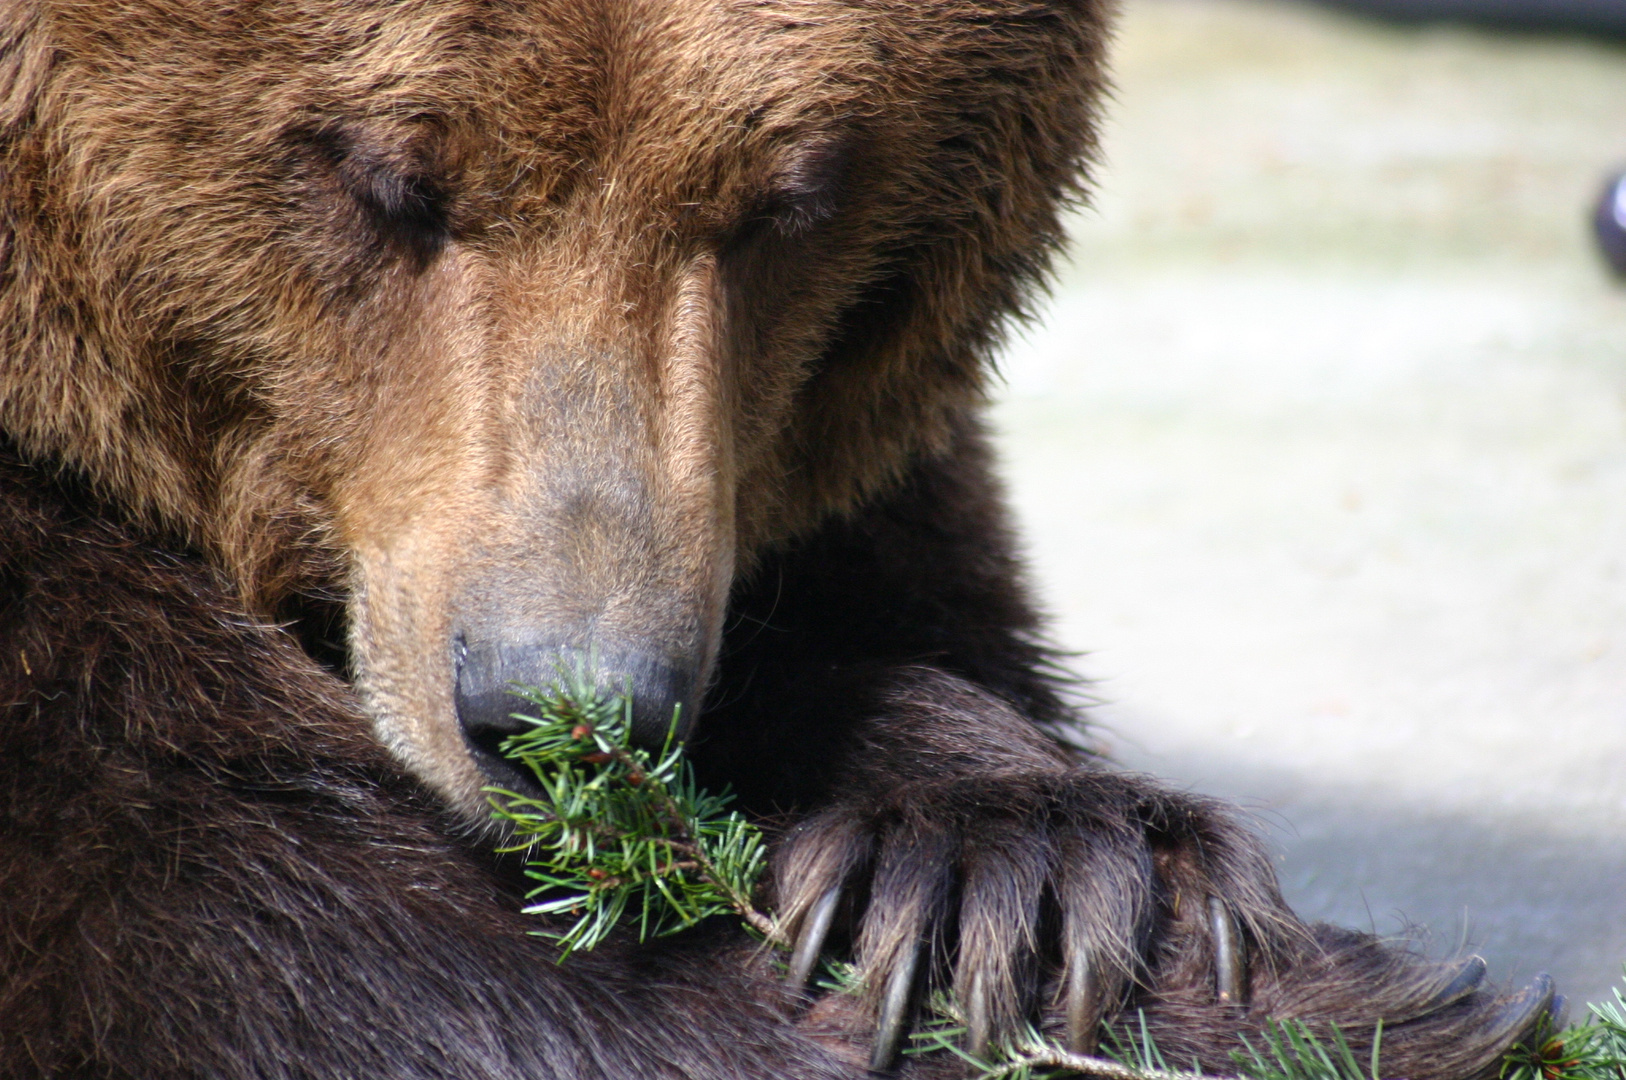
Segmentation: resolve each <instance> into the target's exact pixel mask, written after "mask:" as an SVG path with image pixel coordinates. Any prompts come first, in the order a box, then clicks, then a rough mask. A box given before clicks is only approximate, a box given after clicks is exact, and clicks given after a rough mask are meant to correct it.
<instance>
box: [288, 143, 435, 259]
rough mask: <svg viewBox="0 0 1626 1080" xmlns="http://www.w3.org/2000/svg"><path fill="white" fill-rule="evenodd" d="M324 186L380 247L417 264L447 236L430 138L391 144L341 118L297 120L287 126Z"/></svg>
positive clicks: (432, 255) (318, 185)
mask: <svg viewBox="0 0 1626 1080" xmlns="http://www.w3.org/2000/svg"><path fill="white" fill-rule="evenodd" d="M287 138H288V141H289V142H290V143H291V144H292V145H293V146H294V147H295V148H296V149H297V150H298V151H299V155H298V156H299V157H300V158H302V159H303V164H304V165H305V168H304V169H302V170H301V171H302V172H306V173H307V174H309V173H311V172H314V173H316V174H317V175H315V176H312V177H310V178H311V179H313V180H315V181H316V184H315V187H316V189H317V190H318V191H320V192H322V193H323V194H327V195H332V194H334V193H335V192H334V189H335V188H336V189H337V193H342V196H343V197H344V198H345V199H347V200H348V202H349V203H350V206H351V207H352V208H353V210H354V211H355V213H352V214H343V215H341V216H343V217H350V218H358V217H359V219H360V220H359V222H358V224H360V225H361V226H362V227H363V228H366V229H367V230H368V231H369V232H371V234H372V236H373V238H374V239H375V240H376V241H377V242H380V243H382V244H383V245H384V246H385V247H386V248H388V249H390V250H392V251H394V252H395V253H397V254H399V255H400V256H402V257H404V258H406V259H407V260H408V261H409V262H410V263H411V264H412V266H413V268H414V269H415V270H423V269H424V268H426V267H427V266H428V265H429V264H430V263H431V262H433V261H434V259H435V257H436V256H437V255H439V254H440V252H441V250H442V249H443V248H444V247H445V246H446V242H447V241H448V240H450V239H451V236H452V221H451V204H452V193H451V186H450V184H449V182H448V181H447V179H446V178H445V177H444V176H443V175H441V174H440V172H439V171H438V170H437V169H436V168H435V165H434V160H433V159H434V155H433V154H432V153H431V152H430V148H429V145H428V143H429V140H427V139H422V138H416V139H410V140H407V141H404V142H402V143H400V144H397V145H386V144H385V143H384V142H383V141H382V140H379V139H377V138H369V137H367V136H365V135H363V134H362V133H360V132H358V131H357V130H356V129H354V128H352V127H350V126H347V125H324V126H320V127H301V128H297V129H294V130H292V131H290V132H289V133H288V136H287Z"/></svg>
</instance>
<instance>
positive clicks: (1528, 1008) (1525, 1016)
mask: <svg viewBox="0 0 1626 1080" xmlns="http://www.w3.org/2000/svg"><path fill="white" fill-rule="evenodd" d="M1552 1008H1553V980H1552V977H1551V976H1550V975H1547V974H1546V973H1542V974H1540V975H1537V976H1536V981H1535V982H1533V983H1531V984H1530V985H1529V986H1527V987H1525V988H1524V990H1523V992H1522V993H1520V994H1519V996H1518V997H1516V998H1514V999H1513V1000H1512V1001H1509V1002H1508V1003H1507V1004H1506V1005H1504V1006H1502V1009H1501V1014H1500V1015H1499V1016H1498V1017H1497V1022H1496V1028H1497V1029H1498V1030H1499V1032H1500V1035H1499V1039H1500V1040H1505V1041H1507V1042H1514V1041H1516V1040H1518V1039H1520V1038H1523V1037H1524V1036H1525V1035H1528V1034H1529V1033H1530V1031H1531V1029H1533V1028H1534V1027H1535V1026H1536V1023H1537V1022H1538V1021H1539V1020H1540V1019H1541V1017H1542V1016H1543V1015H1545V1014H1549V1013H1551V1012H1552Z"/></svg>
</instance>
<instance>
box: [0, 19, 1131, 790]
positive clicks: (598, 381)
mask: <svg viewBox="0 0 1626 1080" xmlns="http://www.w3.org/2000/svg"><path fill="white" fill-rule="evenodd" d="M1101 19H1102V12H1101V11H1100V10H1099V9H1098V7H1097V5H1095V4H1093V3H1091V2H1087V0H695V2H685V3H671V2H656V0H563V2H561V0H535V2H527V3H518V2H496V0H492V2H483V0H418V2H413V3H407V4H402V3H395V2H390V3H381V2H379V3H375V2H357V0H300V2H298V3H295V2H293V0H264V2H257V3H245V4H226V3H219V2H218V0H126V2H122V3H118V4H112V5H107V6H105V7H102V8H98V7H97V6H96V5H85V4H77V3H74V4H70V3H60V4H57V3H52V2H50V0H15V2H13V3H10V4H7V5H6V6H5V8H4V10H3V11H0V426H3V430H4V436H5V438H6V439H7V440H9V441H10V442H11V443H12V444H13V445H14V446H15V447H16V448H17V449H18V450H19V451H20V452H21V453H23V454H25V455H27V456H28V457H30V458H31V459H33V460H35V461H37V462H39V463H41V464H42V465H45V466H47V467H51V468H62V469H68V470H71V471H73V472H75V473H77V474H79V475H81V476H83V477H86V478H88V480H89V481H90V482H91V483H92V484H93V485H94V486H95V487H96V488H97V489H98V490H99V491H100V492H101V493H102V494H104V495H105V496H107V497H108V498H110V499H112V500H114V501H115V502H116V504H117V505H118V506H120V507H121V508H122V509H123V510H124V512H126V513H127V514H128V515H129V516H130V518H131V520H132V521H136V522H139V523H141V524H142V526H143V527H146V528H153V529H158V530H161V531H163V532H164V533H165V534H167V535H169V536H172V537H174V538H175V539H176V541H177V542H178V543H184V544H186V545H188V546H190V547H192V548H193V549H195V550H198V551H201V552H202V553H203V554H204V555H206V556H207V557H208V558H209V559H210V560H211V561H212V562H213V563H214V564H215V565H216V566H218V567H219V568H220V570H221V572H222V573H223V574H224V575H225V576H226V578H227V579H228V580H229V581H230V583H231V584H232V585H233V586H234V588H235V589H236V591H237V593H238V594H239V595H240V596H241V598H242V601H243V603H244V605H246V609H247V610H248V611H250V612H251V613H253V614H255V615H257V616H259V617H262V618H266V619H278V620H285V621H289V622H290V623H291V624H293V626H294V628H295V629H296V630H301V631H302V632H304V633H305V636H306V638H307V640H308V641H310V642H311V643H312V646H311V647H312V650H313V652H316V653H318V654H320V653H321V652H322V649H323V646H322V645H321V644H320V639H321V638H322V636H323V634H324V633H328V632H329V631H330V629H331V626H332V625H338V624H339V622H342V624H343V625H344V626H345V628H346V629H345V630H344V632H343V635H341V636H344V637H345V639H344V640H343V641H341V642H339V643H338V645H339V649H338V651H337V652H336V653H335V654H334V655H335V657H337V658H338V659H337V660H336V662H337V663H342V665H343V667H344V668H345V670H346V671H347V673H348V675H349V677H351V678H352V679H353V681H354V684H355V686H356V688H357V690H358V692H359V693H360V695H361V698H362V700H363V702H364V704H365V706H366V708H367V710H368V711H369V713H370V715H371V716H372V717H373V718H374V722H375V724H376V728H377V731H378V733H379V735H380V736H381V738H382V739H383V740H384V742H386V743H387V744H388V745H389V746H390V747H391V748H392V750H393V751H394V752H395V753H396V754H397V755H398V756H399V758H400V759H401V760H402V761H403V762H405V764H406V765H407V766H408V767H409V768H411V769H412V770H413V771H414V772H416V773H417V774H418V775H420V776H421V777H422V778H424V779H425V780H427V781H428V782H429V783H430V784H431V785H432V786H433V787H434V788H436V789H437V790H438V791H439V792H440V793H441V794H442V795H443V796H444V797H445V798H446V799H447V800H448V801H449V803H450V804H451V805H453V806H455V807H459V808H461V809H463V810H464V811H465V812H467V813H468V815H469V816H470V818H471V820H473V819H477V818H479V817H482V816H483V807H484V796H483V795H482V788H483V787H484V786H485V785H486V784H488V783H490V782H491V781H492V780H493V779H496V780H500V781H503V782H510V783H511V782H513V777H512V776H511V775H510V774H508V773H506V772H505V766H504V764H503V762H502V760H501V758H500V756H499V755H498V754H497V753H496V752H495V747H496V744H497V743H498V742H499V741H500V739H501V737H502V735H503V734H504V733H506V731H507V730H508V724H509V721H508V720H507V719H506V718H507V713H508V705H507V704H506V702H507V697H506V693H505V691H506V688H507V686H508V684H509V681H510V680H519V681H526V682H546V681H548V680H549V679H550V678H551V677H552V674H553V673H554V672H555V671H556V670H557V669H558V667H559V665H560V664H561V663H569V662H574V661H573V659H572V658H576V659H577V660H579V658H581V657H584V656H586V657H590V658H591V659H592V662H593V663H594V664H595V665H596V666H597V668H598V670H599V671H600V673H601V675H603V676H604V677H607V678H610V679H614V680H617V681H619V680H622V679H625V680H629V681H630V684H631V686H632V689H633V692H634V699H635V701H636V702H637V703H639V713H638V715H637V718H636V719H637V726H638V730H637V732H636V734H637V735H638V737H639V738H641V739H643V740H645V741H656V740H659V739H660V738H661V737H663V736H664V735H665V734H666V730H667V725H668V723H669V720H670V717H671V715H672V708H673V706H674V705H682V706H683V707H684V708H683V712H682V715H684V716H686V717H689V718H692V717H693V716H694V714H695V710H696V708H697V706H698V702H699V699H700V697H701V695H702V694H703V692H704V690H705V687H706V683H707V679H708V676H709V673H710V672H711V671H712V669H713V666H714V661H715V657H716V653H717V650H718V643H719V640H720V636H721V633H722V627H723V623H724V617H725V610H726V606H727V601H728V596H729V591H730V588H731V586H732V584H733V583H734V581H735V580H736V578H737V577H738V576H739V575H741V574H744V573H748V572H749V570H750V568H751V566H752V564H753V561H754V560H755V559H756V558H757V557H758V556H759V554H760V553H762V552H763V551H764V550H766V549H767V548H768V547H769V546H770V545H773V544H776V543H781V542H783V541H785V540H787V539H788V538H791V537H794V536H796V535H798V534H800V533H805V532H806V531H807V530H809V529H811V528H813V527H814V526H816V525H817V524H818V523H819V522H821V521H825V520H828V519H830V518H831V517H832V516H835V515H840V514H842V513H843V512H845V511H847V510H849V509H850V508H852V507H854V506H855V505H857V504H858V503H859V502H860V501H861V500H863V499H865V498H866V497H869V496H871V495H873V494H874V493H875V492H877V491H878V490H881V489H882V488H884V487H885V485H887V484H888V483H889V482H891V481H893V480H895V479H896V478H897V477H898V476H899V475H900V473H901V471H902V470H903V469H904V468H905V466H906V465H907V463H908V462H909V461H910V460H911V459H912V458H914V457H915V456H917V455H920V454H923V453H931V452H932V451H933V450H934V448H937V447H939V446H941V445H942V443H943V440H944V439H945V437H946V433H947V432H948V431H949V429H950V426H951V424H952V423H953V421H954V418H955V417H956V416H957V415H959V414H962V413H964V412H965V410H966V409H968V408H969V407H971V406H973V405H974V404H975V403H976V402H977V400H978V398H979V395H980V394H981V392H982V389H983V386H984V382H985V376H984V368H985V359H986V353H987V351H988V347H989V345H990V343H991V341H992V340H993V339H994V338H995V337H996V335H997V333H998V331H999V328H1000V326H1001V324H1002V322H1003V321H1004V320H1005V319H1006V318H1007V317H1008V316H1010V315H1011V314H1012V313H1015V312H1018V311H1019V310H1020V306H1021V303H1022V300H1023V297H1024V296H1025V295H1026V293H1027V291H1028V290H1029V288H1030V286H1031V285H1032V283H1033V282H1034V281H1035V280H1036V279H1037V278H1038V277H1039V276H1040V275H1041V274H1042V271H1043V268H1044V265H1045V262H1046V260H1047V258H1048V257H1049V255H1050V254H1051V253H1052V251H1053V250H1054V248H1055V247H1056V245H1057V243H1058V239H1059V236H1060V229H1059V226H1058V221H1057V212H1058V207H1059V206H1060V205H1061V204H1062V203H1064V201H1065V200H1066V198H1067V197H1068V196H1069V195H1070V194H1071V193H1072V192H1074V191H1075V190H1076V184H1077V179H1078V175H1079V168H1080V166H1081V164H1082V161H1083V159H1084V156H1085V155H1086V154H1087V152H1088V151H1089V149H1090V147H1091V145H1092V143H1093V126H1092V124H1093V120H1092V117H1093V111H1092V110H1093V106H1094V102H1095V99H1096V97H1097V96H1098V92H1099V89H1100V74H1099V60H1100V57H1099V52H1100V44H1101V41H1102V38H1103V31H1102V29H1101ZM336 612H338V613H342V615H343V618H342V620H338V621H335V620H333V619H331V618H330V617H329V616H331V615H332V614H334V613H336ZM329 644H330V645H331V644H332V643H331V642H330V643H329Z"/></svg>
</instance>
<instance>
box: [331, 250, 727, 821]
mask: <svg viewBox="0 0 1626 1080" xmlns="http://www.w3.org/2000/svg"><path fill="white" fill-rule="evenodd" d="M549 286H550V283H549V282H546V281H539V282H536V283H535V284H533V285H531V286H530V288H531V289H532V290H534V295H537V296H543V297H551V298H552V302H551V303H548V304H547V305H546V306H544V307H541V308H540V309H538V307H537V306H536V305H531V306H530V314H531V318H530V319H529V320H527V322H526V324H524V325H521V326H516V327H513V328H511V329H508V331H507V332H506V333H504V334H503V335H502V336H501V337H499V338H498V339H497V340H496V341H495V342H492V343H490V344H489V345H487V346H486V347H487V348H492V349H496V350H500V355H499V356H497V357H495V358H491V359H486V360H485V361H484V362H483V363H481V364H479V365H478V366H479V367H480V369H481V370H482V371H483V372H484V373H485V378H483V379H469V380H466V381H454V382H453V383H452V385H448V386H446V387H444V391H445V392H444V395H443V396H442V395H430V396H431V397H432V398H438V405H437V406H436V407H435V408H433V409H429V410H425V411H424V413H423V415H422V416H419V417H414V416H413V415H412V413H413V411H414V410H403V414H402V415H400V416H398V417H397V422H398V423H402V424H409V425H416V424H418V423H424V424H425V429H424V430H414V431H400V432H391V433H389V435H388V437H387V438H385V439H384V440H383V441H382V442H381V453H382V454H383V455H384V458H383V460H381V461H380V462H378V463H377V465H376V466H375V467H374V468H371V469H368V470H366V472H365V473H364V474H362V476H361V477H359V478H358V482H357V484H356V486H355V487H354V488H351V487H349V486H346V487H345V488H344V489H342V491H341V493H340V494H339V497H338V500H337V501H338V502H339V507H340V511H339V514H340V520H341V522H343V531H344V535H347V536H353V537H354V538H355V540H354V545H353V549H352V550H353V551H354V552H355V563H354V569H353V573H354V580H353V584H352V603H351V614H352V648H353V653H354V657H355V661H356V668H357V672H358V677H357V685H358V688H359V689H360V690H361V692H362V694H363V696H364V700H365V701H366V703H367V705H368V708H369V710H370V711H371V712H372V714H373V716H374V717H375V720H376V723H377V726H378V729H379V732H380V733H381V735H382V736H383V737H384V739H385V741H386V742H387V743H388V744H389V746H390V747H391V748H392V749H393V750H394V751H395V752H396V753H397V754H398V755H399V756H400V757H401V758H402V760H404V761H406V762H407V763H408V764H409V766H410V767H411V768H412V769H413V770H414V771H415V772H417V773H418V774H419V775H420V776H422V777H424V778H425V779H427V780H428V781H429V782H430V783H431V784H433V785H434V786H435V787H436V788H437V789H438V790H439V791H440V792H441V793H442V794H443V795H444V796H445V797H446V798H447V799H448V800H450V801H451V802H452V803H453V805H455V806H458V807H462V808H466V809H467V810H468V811H469V812H470V814H471V815H475V816H479V812H480V811H481V809H482V808H483V807H484V804H485V796H484V795H483V793H482V789H483V788H484V787H485V786H486V785H488V784H490V783H491V779H490V778H489V777H488V776H486V775H485V774H483V773H482V772H481V770H480V769H479V768H478V767H477V766H476V764H475V762H474V761H473V760H472V759H471V758H470V756H469V754H468V752H467V748H466V745H465V742H464V736H463V733H462V732H461V730H460V728H459V723H458V718H457V715H456V710H455V708H454V707H453V700H452V687H453V684H454V678H455V676H454V670H453V665H454V664H455V662H456V657H455V653H454V649H455V646H454V642H456V641H458V640H459V639H464V638H477V639H502V640H521V641H526V640H534V641H544V642H546V641H560V642H566V643H569V644H572V645H575V646H577V647H578V648H579V649H580V651H581V653H582V654H586V653H588V652H589V651H591V650H594V647H595V646H597V645H599V644H600V643H608V642H616V643H622V644H628V643H630V644H634V645H639V646H641V647H643V648H645V649H647V650H650V651H652V652H655V653H659V654H661V655H663V656H664V658H665V659H666V660H667V661H668V662H670V663H671V664H673V665H674V666H684V667H689V668H692V669H693V670H695V671H696V672H697V673H698V675H699V680H700V681H701V682H702V683H703V680H704V678H705V675H706V673H708V672H709V671H710V670H711V667H712V664H713V661H714V659H715V656H716V651H717V645H718V639H719V637H720V635H721V630H722V620H723V612H724V608H725V605H726V602H727V596H728V589H729V585H730V583H731V582H732V580H733V572H734V540H735V533H734V513H733V505H734V476H735V469H734V463H733V461H732V458H731V454H730V450H731V446H730V439H729V438H728V432H729V427H730V425H729V415H728V413H729V399H730V397H731V395H730V393H729V388H728V380H727V378H726V369H727V366H728V365H727V363H726V358H725V357H723V356H722V355H721V354H720V349H719V342H718V340H717V335H716V334H715V333H714V329H713V328H714V326H715V321H716V318H717V314H716V310H715V309H716V307H717V304H718V295H717V283H716V264H715V259H714V257H712V256H710V255H700V256H696V257H694V258H693V259H691V260H690V261H689V264H688V265H687V266H686V267H685V268H684V269H683V271H682V272H681V273H680V274H679V275H677V280H676V282H675V288H673V289H671V290H670V295H669V298H667V299H666V301H665V303H664V304H663V305H662V308H663V310H662V311H661V312H659V314H658V315H657V317H656V318H654V319H652V320H649V323H648V325H649V327H651V329H644V330H640V327H638V326H629V325H627V324H626V323H625V321H624V320H623V319H621V318H612V319H609V320H607V321H608V322H609V325H602V324H597V323H598V320H599V319H601V318H602V317H603V315H604V313H606V312H610V313H619V312H620V311H621V310H622V306H621V305H620V304H617V303H614V302H613V301H610V300H606V298H604V297H602V296H601V295H598V294H597V293H596V291H595V290H594V289H593V288H592V287H591V283H582V284H580V285H578V286H577V287H575V288H567V289H559V288H558V287H557V286H553V287H549ZM510 287H511V288H512V287H514V286H510ZM508 310H514V309H513V308H509V309H508ZM572 326H578V327H580V328H581V329H580V330H579V331H578V332H577V333H574V334H571V333H568V331H567V328H569V327H572ZM493 376H495V377H493ZM437 414H438V415H437ZM405 477H412V478H414V479H415V480H416V481H417V482H416V483H407V484H403V483H402V482H401V481H402V479H403V478H405ZM351 507H354V508H355V509H354V510H353V511H352V510H351V509H350V508H351ZM570 659H571V658H570V657H569V656H561V661H562V662H568V661H569V660H570ZM543 674H544V675H545V674H546V671H544V672H543ZM598 674H599V675H600V676H601V677H602V678H604V679H605V681H608V682H611V683H613V682H614V681H615V679H616V677H617V676H618V674H619V673H617V672H615V671H601V672H599V673H598ZM517 704H518V703H517V702H516V705H517Z"/></svg>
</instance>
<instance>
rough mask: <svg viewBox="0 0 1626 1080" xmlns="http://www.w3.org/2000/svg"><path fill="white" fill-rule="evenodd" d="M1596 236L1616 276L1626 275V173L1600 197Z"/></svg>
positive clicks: (1594, 224) (1594, 222)
mask: <svg viewBox="0 0 1626 1080" xmlns="http://www.w3.org/2000/svg"><path fill="white" fill-rule="evenodd" d="M1592 235H1594V236H1596V237H1597V238H1598V248H1599V250H1600V251H1602V252H1603V257H1604V258H1605V259H1607V260H1608V261H1609V268H1610V269H1611V270H1613V271H1614V272H1615V276H1616V277H1620V278H1626V172H1623V173H1617V174H1616V175H1615V176H1614V177H1613V178H1612V179H1611V180H1610V181H1609V183H1608V184H1607V185H1606V186H1605V187H1604V189H1603V194H1602V195H1600V196H1599V197H1598V206H1597V209H1595V210H1594V211H1593V212H1592Z"/></svg>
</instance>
